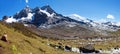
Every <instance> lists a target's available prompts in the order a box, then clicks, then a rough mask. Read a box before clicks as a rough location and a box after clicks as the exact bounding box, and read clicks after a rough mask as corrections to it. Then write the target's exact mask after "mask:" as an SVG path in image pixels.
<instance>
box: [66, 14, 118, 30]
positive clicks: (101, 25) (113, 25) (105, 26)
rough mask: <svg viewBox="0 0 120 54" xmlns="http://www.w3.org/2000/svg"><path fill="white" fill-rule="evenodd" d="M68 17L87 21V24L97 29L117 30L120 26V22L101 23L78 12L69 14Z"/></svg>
mask: <svg viewBox="0 0 120 54" xmlns="http://www.w3.org/2000/svg"><path fill="white" fill-rule="evenodd" d="M68 17H70V18H72V19H75V20H77V21H82V22H84V23H87V24H89V25H91V26H92V27H93V28H95V29H100V30H109V31H115V30H117V29H119V28H120V23H113V22H104V23H100V22H95V21H93V20H90V19H87V18H85V17H82V16H80V15H78V14H71V15H68Z"/></svg>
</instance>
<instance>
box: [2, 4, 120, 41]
mask: <svg viewBox="0 0 120 54" xmlns="http://www.w3.org/2000/svg"><path fill="white" fill-rule="evenodd" d="M3 21H5V22H6V23H10V24H12V23H13V22H15V23H22V24H24V26H26V27H28V29H29V30H31V31H33V32H34V33H36V34H38V35H41V36H45V37H48V38H49V37H52V38H59V39H76V38H86V37H96V36H97V37H104V36H114V35H112V34H111V33H110V32H115V31H117V30H119V29H120V25H119V24H117V23H113V22H104V23H99V22H95V21H93V20H91V19H87V18H85V17H82V16H79V15H78V14H71V15H68V16H64V15H62V14H59V13H57V12H55V11H54V10H53V9H52V8H51V7H50V6H49V5H46V6H43V7H35V8H30V7H28V6H26V7H25V8H23V9H22V10H21V11H19V12H17V13H15V14H14V15H13V16H3Z"/></svg>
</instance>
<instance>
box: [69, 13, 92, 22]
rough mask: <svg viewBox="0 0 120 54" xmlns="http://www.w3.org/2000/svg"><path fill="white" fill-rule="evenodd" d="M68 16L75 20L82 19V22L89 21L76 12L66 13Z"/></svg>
mask: <svg viewBox="0 0 120 54" xmlns="http://www.w3.org/2000/svg"><path fill="white" fill-rule="evenodd" d="M68 17H70V18H72V19H75V20H77V21H83V22H90V21H89V20H87V19H86V18H85V17H82V16H80V15H78V14H70V15H68Z"/></svg>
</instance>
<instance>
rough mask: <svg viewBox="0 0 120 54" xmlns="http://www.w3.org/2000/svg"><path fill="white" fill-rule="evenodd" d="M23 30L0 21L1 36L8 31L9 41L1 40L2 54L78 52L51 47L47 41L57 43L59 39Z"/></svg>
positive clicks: (63, 53) (64, 53) (60, 53)
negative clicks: (39, 35) (46, 37)
mask: <svg viewBox="0 0 120 54" xmlns="http://www.w3.org/2000/svg"><path fill="white" fill-rule="evenodd" d="M19 26H20V25H19ZM22 27H23V26H22ZM17 29H18V30H17ZM22 30H23V31H24V32H23V31H21V28H20V27H10V26H6V24H4V23H0V38H1V36H2V34H3V33H4V32H6V33H7V34H8V41H9V43H8V42H4V41H1V40H0V46H1V47H0V48H2V54H30V53H32V54H76V53H73V52H65V51H63V50H60V49H55V48H53V47H50V46H48V45H47V42H49V43H52V44H56V43H57V41H54V40H49V41H48V40H47V39H45V38H42V37H38V36H37V35H36V34H33V33H32V32H30V31H28V30H24V28H23V29H22ZM27 34H29V35H27Z"/></svg>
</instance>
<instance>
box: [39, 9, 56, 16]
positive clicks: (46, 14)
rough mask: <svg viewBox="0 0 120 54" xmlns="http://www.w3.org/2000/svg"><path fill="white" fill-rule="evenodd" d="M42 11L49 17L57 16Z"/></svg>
mask: <svg viewBox="0 0 120 54" xmlns="http://www.w3.org/2000/svg"><path fill="white" fill-rule="evenodd" d="M40 11H41V12H43V13H45V14H46V15H47V16H48V17H53V16H54V15H55V13H52V14H50V13H48V12H47V11H46V10H41V9H40Z"/></svg>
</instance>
